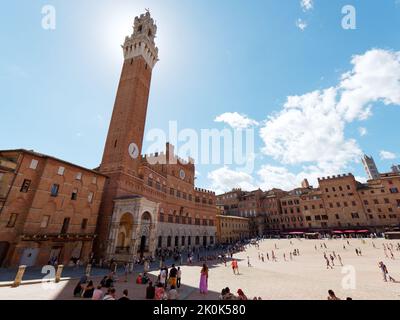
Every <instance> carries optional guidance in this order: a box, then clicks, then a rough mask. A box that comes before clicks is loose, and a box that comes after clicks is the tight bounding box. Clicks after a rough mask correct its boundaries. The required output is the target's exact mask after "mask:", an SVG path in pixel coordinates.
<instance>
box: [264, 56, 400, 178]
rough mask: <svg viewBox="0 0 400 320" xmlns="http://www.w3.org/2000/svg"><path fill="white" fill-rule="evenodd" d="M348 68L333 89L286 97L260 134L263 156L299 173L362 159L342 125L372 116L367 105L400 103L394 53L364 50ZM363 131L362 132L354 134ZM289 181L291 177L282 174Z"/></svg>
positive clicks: (399, 70) (323, 171) (329, 170)
mask: <svg viewBox="0 0 400 320" xmlns="http://www.w3.org/2000/svg"><path fill="white" fill-rule="evenodd" d="M352 64H353V69H352V71H350V72H347V73H345V74H344V75H343V76H342V77H341V81H340V83H339V84H338V86H336V87H331V88H328V89H325V90H322V91H313V92H310V93H306V94H304V95H300V96H289V97H288V98H287V101H286V103H285V104H284V106H283V108H282V110H281V111H280V112H279V113H277V114H275V115H273V116H270V117H269V118H268V119H267V121H266V122H265V125H264V126H263V127H262V128H261V130H260V136H261V138H262V139H263V141H264V143H265V147H264V148H263V152H264V153H265V154H266V155H269V156H271V157H273V158H274V159H275V160H277V161H281V162H282V163H283V164H291V165H301V166H303V169H304V166H306V167H305V169H304V170H303V172H301V174H304V175H306V174H308V175H310V176H315V175H316V174H318V175H320V176H323V175H331V174H338V173H341V172H343V171H344V170H346V169H347V167H348V164H349V163H351V162H359V158H360V157H361V156H362V152H361V149H360V147H359V145H358V143H357V141H356V140H354V139H351V138H347V137H346V136H345V128H346V125H347V124H348V123H350V122H354V121H356V120H363V119H366V118H368V117H369V116H370V115H371V114H372V103H374V102H377V101H382V102H383V103H385V104H398V105H400V53H396V52H391V51H385V50H375V49H374V50H370V51H368V52H366V53H365V54H363V55H359V56H355V57H353V59H352ZM360 133H366V130H365V131H364V130H362V131H360ZM287 176H288V179H289V181H293V179H294V177H296V178H297V180H296V183H298V181H299V177H297V175H294V176H291V175H287Z"/></svg>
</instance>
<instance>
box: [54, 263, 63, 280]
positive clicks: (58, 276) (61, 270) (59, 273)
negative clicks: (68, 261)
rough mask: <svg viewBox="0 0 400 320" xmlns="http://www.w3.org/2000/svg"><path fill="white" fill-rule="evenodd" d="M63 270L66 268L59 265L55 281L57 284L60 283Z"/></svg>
mask: <svg viewBox="0 0 400 320" xmlns="http://www.w3.org/2000/svg"><path fill="white" fill-rule="evenodd" d="M63 269H64V266H63V265H62V264H60V265H58V267H57V272H56V279H55V282H56V283H58V282H60V280H61V274H62V272H63Z"/></svg>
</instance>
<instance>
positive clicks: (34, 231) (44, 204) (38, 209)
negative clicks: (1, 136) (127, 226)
mask: <svg viewBox="0 0 400 320" xmlns="http://www.w3.org/2000/svg"><path fill="white" fill-rule="evenodd" d="M105 180H106V177H105V176H104V175H102V174H100V173H98V172H96V171H93V170H89V169H86V168H82V167H80V166H76V165H74V164H71V163H68V162H66V161H63V160H59V159H56V158H54V157H50V156H46V155H43V154H39V153H36V152H32V151H27V150H8V151H0V265H3V266H17V265H19V264H25V265H27V266H34V265H46V264H48V262H49V261H50V260H51V259H52V258H53V259H57V261H58V262H59V263H63V264H68V263H69V262H70V261H71V259H73V258H76V259H78V258H79V259H81V260H84V261H87V259H88V258H89V256H90V254H91V252H92V243H93V240H94V237H95V229H96V223H97V217H98V211H99V207H100V201H101V198H102V193H103V187H104V184H105Z"/></svg>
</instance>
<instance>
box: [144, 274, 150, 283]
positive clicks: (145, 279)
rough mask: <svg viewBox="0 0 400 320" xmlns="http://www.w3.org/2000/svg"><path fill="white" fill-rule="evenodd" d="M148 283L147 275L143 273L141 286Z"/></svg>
mask: <svg viewBox="0 0 400 320" xmlns="http://www.w3.org/2000/svg"><path fill="white" fill-rule="evenodd" d="M149 281H150V278H149V276H148V275H147V273H144V274H143V277H142V284H148V283H149Z"/></svg>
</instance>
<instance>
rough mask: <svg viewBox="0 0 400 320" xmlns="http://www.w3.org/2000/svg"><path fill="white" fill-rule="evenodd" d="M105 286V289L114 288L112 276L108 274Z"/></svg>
mask: <svg viewBox="0 0 400 320" xmlns="http://www.w3.org/2000/svg"><path fill="white" fill-rule="evenodd" d="M104 284H105V286H104V287H106V288H107V289H108V288H111V287H113V286H114V280H113V278H112V274H109V275H108V276H107V278H106V280H105V282H104Z"/></svg>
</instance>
